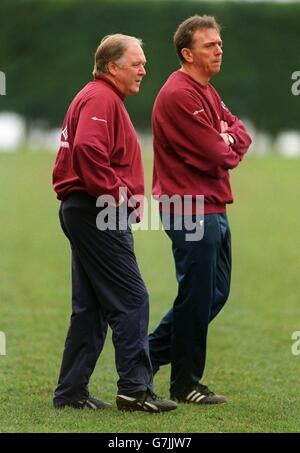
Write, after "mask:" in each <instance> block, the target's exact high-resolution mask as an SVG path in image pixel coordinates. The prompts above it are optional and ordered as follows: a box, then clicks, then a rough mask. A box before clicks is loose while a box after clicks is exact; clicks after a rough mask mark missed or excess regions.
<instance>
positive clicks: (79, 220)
mask: <svg viewBox="0 0 300 453" xmlns="http://www.w3.org/2000/svg"><path fill="white" fill-rule="evenodd" d="M98 213H99V208H96V200H95V199H94V198H92V197H89V196H88V195H87V194H85V193H80V192H74V193H72V194H71V195H69V197H68V198H67V199H66V200H65V201H63V202H62V203H61V207H60V212H59V217H60V222H61V227H62V229H63V231H64V233H65V235H66V236H67V238H68V239H69V241H70V244H71V249H72V316H71V321H70V327H69V331H68V334H67V339H66V342H65V348H64V353H63V359H62V364H61V370H60V375H59V380H58V385H57V388H56V390H55V397H54V398H55V400H56V401H59V400H76V399H79V398H81V397H83V396H86V395H88V383H89V379H90V376H91V374H92V372H93V370H94V368H95V365H96V362H97V359H98V357H99V355H100V353H101V351H102V348H103V345H104V342H105V337H106V333H107V326H108V325H109V326H110V327H111V328H112V331H113V337H112V338H113V344H114V347H115V361H116V367H117V371H118V375H119V380H118V391H119V393H125V394H131V393H134V392H136V391H141V390H147V389H148V388H149V389H152V367H151V362H150V358H149V345H148V337H147V330H148V322H149V302H148V294H147V290H146V288H145V285H144V282H143V280H142V277H141V275H140V271H139V268H138V265H137V262H136V257H135V254H134V248H133V237H132V233H131V229H130V228H127V229H126V230H120V229H117V230H115V231H112V230H105V231H100V230H99V229H97V227H96V216H97V214H98Z"/></svg>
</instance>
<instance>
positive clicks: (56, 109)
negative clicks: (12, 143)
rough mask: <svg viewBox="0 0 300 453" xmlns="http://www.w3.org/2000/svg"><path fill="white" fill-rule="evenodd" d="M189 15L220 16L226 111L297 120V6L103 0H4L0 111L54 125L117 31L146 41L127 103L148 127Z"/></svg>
mask: <svg viewBox="0 0 300 453" xmlns="http://www.w3.org/2000/svg"><path fill="white" fill-rule="evenodd" d="M193 14H212V15H215V16H216V18H217V20H218V21H219V22H220V23H221V24H223V26H224V29H223V34H222V38H223V42H224V63H223V67H222V71H221V74H219V75H218V76H217V77H216V78H215V79H214V80H213V84H214V86H215V87H216V88H217V89H218V90H219V92H220V94H221V95H222V98H223V100H224V102H225V103H226V104H227V105H228V106H229V108H230V110H231V111H232V112H233V113H236V114H237V115H238V116H240V117H242V118H249V119H251V120H252V121H253V123H254V124H255V126H256V127H257V128H259V129H263V130H268V131H269V132H271V133H272V134H276V133H277V132H279V131H280V130H286V129H297V128H299V113H298V112H299V106H300V97H299V96H293V95H292V93H291V86H292V80H291V76H292V73H293V72H294V71H297V70H300V53H299V47H300V46H299V44H300V34H299V23H300V4H278V3H276V4H270V3H259V4H257V3H236V2H234V3H231V2H225V3H224V2H220V3H219V2H202V1H198V2H196V1H193V2H189V1H185V2H182V1H180V2H177V1H172V2H166V1H164V2H158V1H156V2H152V1H148V0H147V1H129V0H128V1H122V2H120V1H111V0H109V1H107V0H104V1H103V0H101V1H100V0H86V1H83V0H82V1H79V0H73V1H71V0H60V1H59V0H44V1H42V2H41V1H38V0H1V2H0V18H1V27H0V69H1V70H2V71H4V72H5V74H6V80H7V86H6V92H7V95H6V96H1V98H0V110H11V111H16V112H19V113H20V114H22V115H24V116H25V117H26V118H27V120H28V123H30V122H31V121H32V120H36V119H42V120H43V119H44V120H46V121H47V123H46V124H47V125H49V126H52V125H54V126H57V125H59V124H61V122H62V120H63V117H64V114H65V111H66V108H67V106H68V104H69V102H70V100H71V99H72V98H73V96H74V95H75V93H76V92H77V91H78V90H79V89H80V88H81V87H82V86H83V85H84V84H85V83H86V82H88V81H89V80H90V79H91V72H92V67H93V54H94V51H95V49H96V47H97V45H98V44H99V41H100V39H101V38H102V37H103V36H104V35H106V34H110V33H116V32H121V33H125V34H130V35H134V36H138V37H140V38H142V39H143V41H144V43H145V46H144V50H145V54H146V57H147V67H146V69H147V72H148V74H147V76H146V78H145V79H144V82H143V85H142V89H141V92H140V94H139V95H138V96H134V97H132V98H129V99H128V100H127V101H126V104H127V107H128V110H129V112H130V114H131V116H132V119H133V121H134V124H135V126H136V127H138V128H144V129H148V128H150V124H151V109H152V105H153V101H154V98H155V95H156V93H157V92H158V90H159V89H160V87H161V86H162V84H163V83H164V81H165V80H166V79H167V77H168V75H169V74H170V73H171V72H172V71H173V70H176V69H177V68H178V67H179V63H178V60H177V57H176V53H175V50H174V48H173V43H172V36H173V34H174V31H175V30H176V28H177V26H178V24H179V23H180V22H181V21H182V20H184V19H186V18H187V17H188V16H190V15H193Z"/></svg>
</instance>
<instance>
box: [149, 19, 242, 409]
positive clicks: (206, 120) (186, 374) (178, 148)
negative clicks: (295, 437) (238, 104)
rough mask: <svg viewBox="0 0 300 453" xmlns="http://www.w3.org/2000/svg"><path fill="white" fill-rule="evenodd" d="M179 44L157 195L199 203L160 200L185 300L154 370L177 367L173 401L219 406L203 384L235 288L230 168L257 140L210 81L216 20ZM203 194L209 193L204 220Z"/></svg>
mask: <svg viewBox="0 0 300 453" xmlns="http://www.w3.org/2000/svg"><path fill="white" fill-rule="evenodd" d="M174 44H175V47H176V51H177V54H178V56H179V59H180V62H181V69H179V70H178V71H175V72H174V73H173V74H171V76H170V77H169V78H168V80H167V81H166V83H165V84H164V86H163V87H162V89H161V90H160V92H159V93H158V96H157V98H156V101H155V104H154V108H153V135H154V172H153V195H154V196H155V197H158V198H159V199H160V200H161V199H162V198H163V197H174V196H177V198H178V197H179V199H180V200H183V199H184V197H185V196H189V197H191V199H192V202H191V203H190V204H189V205H188V210H185V211H184V210H181V212H180V213H179V212H178V205H177V207H176V208H175V207H174V206H173V205H172V204H170V203H164V202H161V203H160V208H161V216H162V222H163V224H164V226H165V230H166V232H167V234H168V236H169V237H170V239H171V241H172V251H173V255H174V260H175V267H176V277H177V281H178V295H177V297H176V299H175V301H174V305H173V308H171V310H170V311H169V312H168V313H167V314H166V315H165V317H164V318H163V319H162V320H161V322H160V323H159V325H158V326H157V328H156V329H155V330H154V332H153V333H151V334H150V336H149V342H150V357H151V361H152V366H153V372H154V373H156V372H157V371H158V369H159V367H160V366H161V365H164V364H167V363H171V387H170V393H171V398H172V399H175V400H177V401H181V402H187V403H195V404H218V403H225V402H226V398H225V397H224V396H223V395H218V394H215V393H214V392H212V391H211V390H209V389H208V388H207V386H205V385H203V384H201V383H200V380H201V378H202V376H203V372H204V367H205V358H206V341H207V331H208V324H209V322H210V321H211V320H212V319H213V318H214V317H215V316H216V315H217V314H218V312H219V311H220V310H221V309H222V307H223V306H224V304H225V302H226V300H227V298H228V295H229V288H230V274H231V242H230V229H229V224H228V219H227V216H226V204H228V203H232V202H233V197H232V193H231V189H230V182H229V170H232V169H234V168H235V167H237V166H238V165H239V163H240V162H241V160H242V159H243V156H244V154H245V153H246V152H247V150H248V148H249V145H250V143H251V139H250V137H249V135H248V133H247V131H246V129H245V127H244V125H243V123H242V122H241V121H240V120H239V119H238V118H237V117H236V116H234V115H233V114H232V113H231V112H230V111H229V110H228V108H227V107H226V106H225V105H224V103H223V102H222V100H221V98H220V96H219V94H218V93H217V92H216V90H215V89H214V88H213V87H212V86H211V85H210V84H209V80H210V79H211V77H212V76H214V75H215V74H217V73H218V72H219V71H220V68H221V63H222V54H223V51H222V41H221V37H220V26H219V25H218V24H217V22H216V20H215V19H214V18H213V17H210V16H197V15H196V16H193V17H190V18H188V19H187V20H185V21H184V22H183V23H182V24H180V26H179V27H178V29H177V31H176V33H175V35H174ZM197 196H204V212H202V217H201V215H200V214H201V212H199V209H197V203H196V199H197ZM183 208H184V205H183ZM167 218H168V222H166V219H167ZM178 218H180V220H181V224H182V228H181V229H179V228H178ZM199 219H203V220H199ZM197 222H198V223H197ZM200 222H201V223H200ZM186 225H195V226H194V228H195V230H196V228H197V227H198V228H199V225H202V226H203V227H204V235H203V228H202V235H201V237H202V236H203V237H202V239H201V237H200V236H199V235H198V238H197V236H196V235H195V237H194V239H190V236H188V233H189V235H190V234H191V229H190V227H189V228H187V227H186ZM195 232H196V231H195ZM195 238H196V240H195Z"/></svg>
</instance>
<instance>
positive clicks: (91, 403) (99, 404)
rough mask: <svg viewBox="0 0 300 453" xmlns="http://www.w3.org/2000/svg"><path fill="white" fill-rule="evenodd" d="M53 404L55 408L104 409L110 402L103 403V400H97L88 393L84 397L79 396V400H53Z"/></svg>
mask: <svg viewBox="0 0 300 453" xmlns="http://www.w3.org/2000/svg"><path fill="white" fill-rule="evenodd" d="M53 406H54V408H55V409H64V408H65V407H72V408H73V409H92V410H100V409H106V408H107V407H109V406H111V404H110V403H105V402H104V401H101V400H98V399H96V398H94V397H93V396H91V395H89V396H88V397H86V398H81V399H80V400H75V401H67V400H64V401H59V402H56V401H53Z"/></svg>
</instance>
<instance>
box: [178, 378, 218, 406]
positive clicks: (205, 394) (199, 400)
mask: <svg viewBox="0 0 300 453" xmlns="http://www.w3.org/2000/svg"><path fill="white" fill-rule="evenodd" d="M174 399H175V400H176V401H178V402H180V403H194V404H225V403H227V399H226V398H225V396H223V395H218V394H216V393H214V392H212V391H211V390H209V388H208V387H206V385H202V384H200V383H198V384H195V385H194V386H193V387H191V388H190V389H189V390H188V391H186V392H185V393H184V394H183V395H181V396H180V397H175V398H174Z"/></svg>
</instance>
